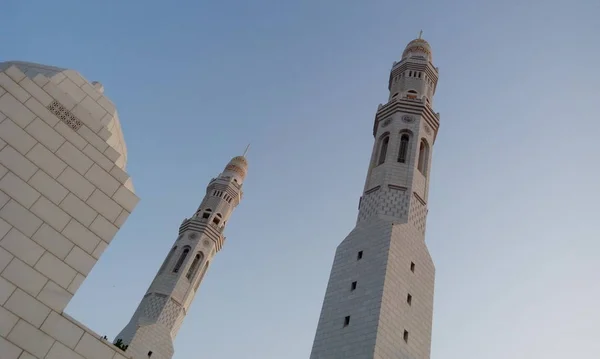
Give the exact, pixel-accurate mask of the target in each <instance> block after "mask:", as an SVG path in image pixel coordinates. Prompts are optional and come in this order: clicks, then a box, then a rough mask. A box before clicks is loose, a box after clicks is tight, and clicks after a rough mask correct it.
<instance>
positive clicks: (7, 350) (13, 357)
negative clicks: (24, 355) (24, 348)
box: [0, 337, 21, 359]
mask: <svg viewBox="0 0 600 359" xmlns="http://www.w3.org/2000/svg"><path fill="white" fill-rule="evenodd" d="M0 353H2V359H17V358H19V354H21V349H19V347H17V346H16V345H14V344H13V343H11V342H9V341H7V340H6V339H4V338H1V337H0Z"/></svg>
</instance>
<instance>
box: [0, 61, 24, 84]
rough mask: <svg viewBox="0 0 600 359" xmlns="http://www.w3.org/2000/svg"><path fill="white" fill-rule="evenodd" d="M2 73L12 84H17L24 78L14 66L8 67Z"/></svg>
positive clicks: (21, 72)
mask: <svg viewBox="0 0 600 359" xmlns="http://www.w3.org/2000/svg"><path fill="white" fill-rule="evenodd" d="M4 73H6V74H7V75H8V76H9V77H10V78H11V79H12V80H13V81H14V82H19V81H21V80H22V79H23V78H25V74H24V73H23V71H21V70H19V68H18V67H16V66H15V65H11V66H9V67H8V68H7V69H6V70H4Z"/></svg>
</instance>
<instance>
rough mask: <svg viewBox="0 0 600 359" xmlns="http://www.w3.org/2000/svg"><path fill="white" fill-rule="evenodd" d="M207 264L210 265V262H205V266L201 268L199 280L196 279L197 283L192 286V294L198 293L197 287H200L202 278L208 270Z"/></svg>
mask: <svg viewBox="0 0 600 359" xmlns="http://www.w3.org/2000/svg"><path fill="white" fill-rule="evenodd" d="M209 264H210V262H206V264H205V265H204V267H203V268H202V273H200V278H198V281H197V282H196V285H195V286H194V292H197V291H198V287H199V286H200V283H201V282H202V278H204V275H205V274H206V270H207V269H208V265H209Z"/></svg>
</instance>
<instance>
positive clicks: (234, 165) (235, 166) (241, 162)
mask: <svg viewBox="0 0 600 359" xmlns="http://www.w3.org/2000/svg"><path fill="white" fill-rule="evenodd" d="M225 172H234V173H236V174H237V175H238V176H240V178H241V180H242V181H243V180H244V179H245V178H246V173H247V172H248V160H246V157H244V156H236V157H234V158H232V159H231V161H229V163H228V164H227V166H225Z"/></svg>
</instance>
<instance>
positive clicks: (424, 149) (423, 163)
mask: <svg viewBox="0 0 600 359" xmlns="http://www.w3.org/2000/svg"><path fill="white" fill-rule="evenodd" d="M428 159H429V145H428V144H427V141H425V139H424V138H422V139H421V144H420V145H419V163H418V165H417V169H418V170H419V172H421V173H422V174H423V176H427V166H428V163H427V161H428Z"/></svg>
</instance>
